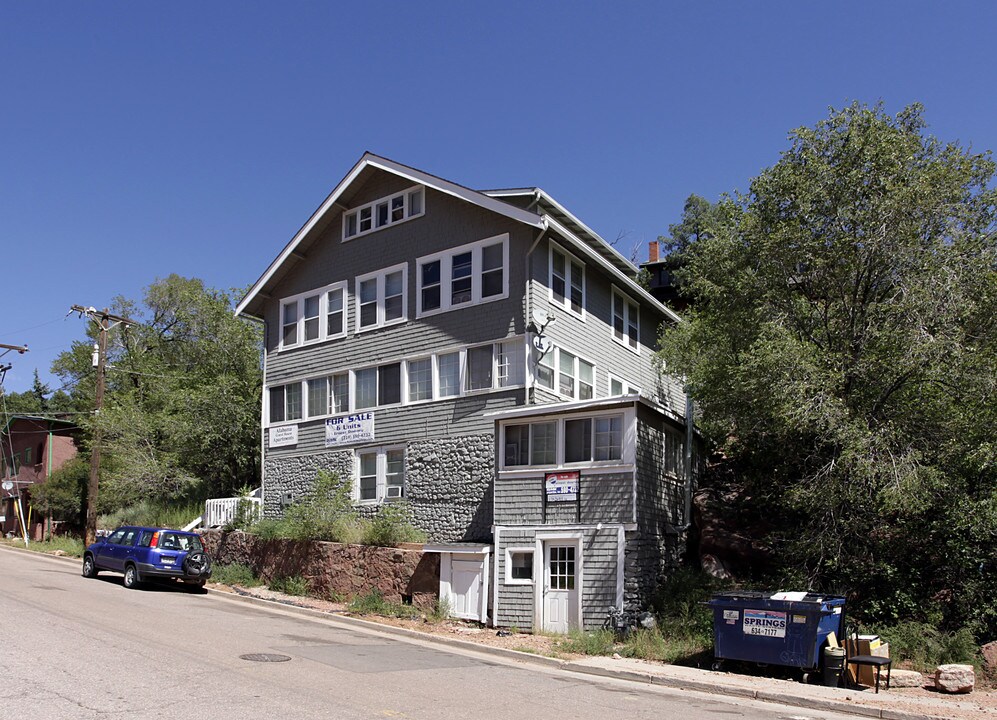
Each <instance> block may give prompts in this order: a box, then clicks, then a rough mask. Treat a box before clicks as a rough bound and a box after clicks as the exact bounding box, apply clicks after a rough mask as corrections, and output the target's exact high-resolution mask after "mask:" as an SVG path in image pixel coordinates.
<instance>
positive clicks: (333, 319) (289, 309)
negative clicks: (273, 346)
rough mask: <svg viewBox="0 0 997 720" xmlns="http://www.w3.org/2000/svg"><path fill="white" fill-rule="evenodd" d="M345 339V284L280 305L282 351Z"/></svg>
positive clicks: (281, 302)
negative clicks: (335, 339)
mask: <svg viewBox="0 0 997 720" xmlns="http://www.w3.org/2000/svg"><path fill="white" fill-rule="evenodd" d="M345 335H346V283H345V282H339V283H334V284H332V285H327V286H326V287H324V288H320V289H318V290H310V291H309V292H306V293H301V294H300V295H294V296H292V297H289V298H284V299H283V300H281V301H280V348H281V349H285V348H292V347H300V346H301V345H308V344H311V343H316V342H322V341H323V340H332V339H333V338H337V337H343V336H345Z"/></svg>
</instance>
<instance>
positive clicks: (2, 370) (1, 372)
mask: <svg viewBox="0 0 997 720" xmlns="http://www.w3.org/2000/svg"><path fill="white" fill-rule="evenodd" d="M0 351H2V352H0V358H2V357H3V356H4V355H6V354H7V353H9V352H12V351H16V352H17V353H18V354H19V355H23V354H24V353H26V352H27V351H28V346H27V345H7V344H6V343H0ZM12 367H14V366H13V365H11V364H10V363H7V364H6V365H0V399H2V396H3V381H4V378H5V377H7V371H8V370H10V369H11V368H12ZM3 411H4V412H3V414H4V420H5V421H6V415H7V403H6V401H4V404H3ZM5 426H6V428H7V447H8V448H9V449H10V457H11V458H13V457H14V441H13V440H11V438H10V424H9V423H6V422H5ZM14 468H15V470H14V479H13V481H10V480H5V481H4V483H3V489H4V490H6V491H7V492H8V493H9V492H10V491H11V489H12V488H13V487H14V485H17V507H16V508H14V511H15V514H16V515H17V518H18V521H19V522H20V525H21V535H22V536H23V538H24V547H28V528H27V526H26V525H25V524H24V506H23V505H22V504H21V485H20V483H19V482H18V481H17V470H16V468H17V465H14ZM8 497H10V496H9V495H8Z"/></svg>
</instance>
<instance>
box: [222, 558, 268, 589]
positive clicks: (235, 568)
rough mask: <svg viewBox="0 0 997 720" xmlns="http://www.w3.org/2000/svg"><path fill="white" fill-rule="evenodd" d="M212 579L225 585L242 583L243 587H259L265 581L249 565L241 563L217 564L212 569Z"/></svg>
mask: <svg viewBox="0 0 997 720" xmlns="http://www.w3.org/2000/svg"><path fill="white" fill-rule="evenodd" d="M211 579H212V580H213V581H214V582H219V583H224V584H225V585H240V586H242V587H257V586H258V585H262V584H263V581H262V580H260V579H259V578H258V577H256V575H254V574H253V571H252V570H251V569H250V568H249V566H247V565H242V564H241V563H232V564H230V565H215V567H214V569H213V570H212V571H211Z"/></svg>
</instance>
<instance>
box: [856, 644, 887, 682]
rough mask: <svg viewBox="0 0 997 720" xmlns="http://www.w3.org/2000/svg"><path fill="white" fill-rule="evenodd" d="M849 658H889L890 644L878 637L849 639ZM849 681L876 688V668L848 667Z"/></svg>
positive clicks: (865, 666) (864, 666)
mask: <svg viewBox="0 0 997 720" xmlns="http://www.w3.org/2000/svg"><path fill="white" fill-rule="evenodd" d="M846 649H847V651H848V657H853V656H855V655H872V656H873V657H887V658H888V657H889V656H890V644H889V643H884V642H883V641H882V640H880V638H879V636H878V635H859V636H858V640H857V641H856V639H855V638H854V637H849V638H848V641H847V643H846ZM848 680H849V681H850V682H852V683H855V684H858V685H866V686H867V687H875V685H876V668H874V667H872V666H870V665H851V664H849V665H848Z"/></svg>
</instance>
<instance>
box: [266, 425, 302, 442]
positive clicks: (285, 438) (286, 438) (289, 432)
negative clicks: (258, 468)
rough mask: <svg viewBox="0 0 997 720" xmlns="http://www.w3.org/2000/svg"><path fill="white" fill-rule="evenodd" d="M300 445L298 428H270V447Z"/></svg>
mask: <svg viewBox="0 0 997 720" xmlns="http://www.w3.org/2000/svg"><path fill="white" fill-rule="evenodd" d="M297 444H298V426H297V425H280V426H278V427H272V428H270V447H284V446H285V445H297Z"/></svg>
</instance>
